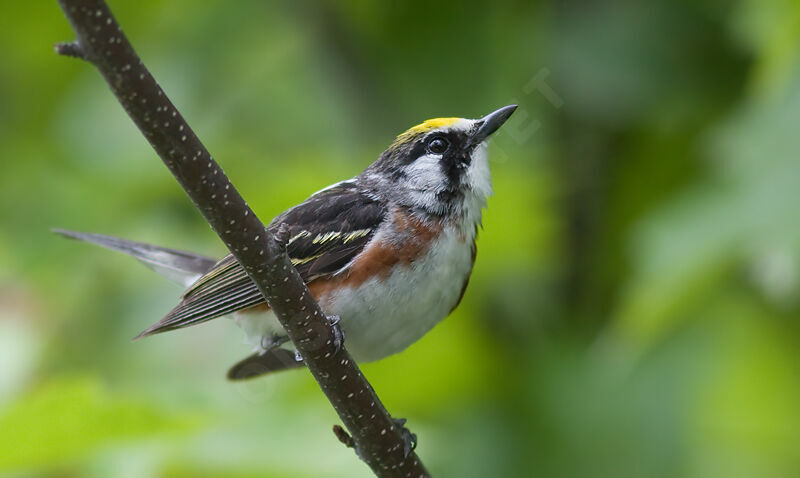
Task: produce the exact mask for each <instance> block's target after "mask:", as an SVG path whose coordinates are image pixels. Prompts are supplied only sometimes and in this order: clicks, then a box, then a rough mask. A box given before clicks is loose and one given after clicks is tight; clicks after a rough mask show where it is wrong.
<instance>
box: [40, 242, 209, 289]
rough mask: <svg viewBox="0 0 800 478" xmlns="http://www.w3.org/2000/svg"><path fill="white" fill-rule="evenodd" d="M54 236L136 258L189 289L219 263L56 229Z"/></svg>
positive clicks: (156, 247)
mask: <svg viewBox="0 0 800 478" xmlns="http://www.w3.org/2000/svg"><path fill="white" fill-rule="evenodd" d="M53 232H55V233H56V234H60V235H62V236H64V237H68V238H70V239H77V240H80V241H85V242H90V243H92V244H97V245H98V246H101V247H105V248H106V249H111V250H114V251H119V252H122V253H124V254H127V255H129V256H132V257H134V258H135V259H137V260H138V261H139V262H141V263H142V264H144V265H145V266H147V267H149V268H150V269H152V270H154V271H156V272H157V273H159V274H160V275H162V276H164V277H166V278H167V279H169V280H172V281H174V282H177V283H179V284H183V285H184V286H186V287H188V286H189V285H191V284H192V283H194V282H195V281H196V280H197V279H198V278H200V276H202V275H203V274H205V273H206V272H208V271H209V270H210V269H211V268H212V267H213V266H214V264H215V263H216V262H217V261H215V260H214V259H211V258H209V257H204V256H199V255H197V254H193V253H191V252H185V251H179V250H177V249H169V248H166V247H159V246H154V245H151V244H145V243H142V242H134V241H128V240H126V239H120V238H118V237H113V236H104V235H102V234H90V233H85V232H75V231H67V230H64V229H53Z"/></svg>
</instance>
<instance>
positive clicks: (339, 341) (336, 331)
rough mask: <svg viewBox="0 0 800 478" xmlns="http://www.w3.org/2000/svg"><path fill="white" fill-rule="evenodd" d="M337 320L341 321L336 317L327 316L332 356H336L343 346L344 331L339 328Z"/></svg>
mask: <svg viewBox="0 0 800 478" xmlns="http://www.w3.org/2000/svg"><path fill="white" fill-rule="evenodd" d="M339 320H341V319H340V317H339V316H338V315H329V316H328V323H329V324H330V326H331V331H332V332H333V347H334V355H336V354H338V353H339V351H340V350H342V347H343V346H344V331H343V330H342V328H341V327H340V326H339Z"/></svg>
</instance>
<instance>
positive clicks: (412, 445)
mask: <svg viewBox="0 0 800 478" xmlns="http://www.w3.org/2000/svg"><path fill="white" fill-rule="evenodd" d="M392 421H393V422H394V424H395V425H396V426H397V427H398V428H400V433H401V434H402V435H403V443H404V446H403V456H406V457H407V456H408V455H409V454H410V453H411V451H412V450H414V449H416V448H417V434H416V433H411V430H409V429H408V428H406V419H405V418H392Z"/></svg>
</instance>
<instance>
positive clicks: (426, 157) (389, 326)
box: [54, 105, 517, 380]
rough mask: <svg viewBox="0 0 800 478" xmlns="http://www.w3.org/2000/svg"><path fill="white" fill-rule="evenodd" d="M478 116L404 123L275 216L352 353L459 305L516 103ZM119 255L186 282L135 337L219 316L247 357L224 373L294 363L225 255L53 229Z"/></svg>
mask: <svg viewBox="0 0 800 478" xmlns="http://www.w3.org/2000/svg"><path fill="white" fill-rule="evenodd" d="M516 108H517V106H516V105H509V106H505V107H503V108H500V109H498V110H496V111H494V112H492V113H490V114H488V115H486V116H483V117H481V118H478V119H465V118H452V117H447V118H433V119H429V120H427V121H425V122H423V123H421V124H418V125H416V126H414V127H412V128H410V129H408V130H407V131H405V132H403V133H402V134H400V135H399V136H397V137H396V139H395V140H394V141H393V142H392V143H391V144H390V145H389V147H388V148H387V149H386V150H385V151H384V152H383V153H382V154H380V156H379V157H378V159H377V160H375V161H374V162H373V163H372V164H370V165H369V166H368V167H367V168H366V169H364V170H363V171H362V172H361V173H360V174H358V175H357V176H355V177H353V178H351V179H347V180H344V181H340V182H337V183H335V184H332V185H330V186H328V187H326V188H324V189H322V190H320V191H317V192H316V193H314V194H312V195H311V196H310V197H308V199H306V200H305V201H303V202H302V203H300V204H298V205H296V206H294V207H292V208H290V209H288V210H286V211H285V212H283V213H282V214H280V215H278V216H277V217H275V218H274V219H273V220H272V222H270V224H269V225H268V226H267V227H268V229H269V230H270V231H271V232H273V233H276V234H277V233H278V232H279V231H280V235H281V237H283V238H284V244H285V247H286V252H287V254H288V256H289V258H290V260H291V262H292V264H293V265H294V266H295V268H296V269H297V271H298V272H299V274H300V276H301V277H302V278H303V280H304V281H305V282H306V284H307V286H308V288H309V290H310V291H311V293H312V295H313V296H314V298H315V299H316V300H317V302H318V303H319V305H320V307H321V308H322V310H323V312H325V314H326V315H328V316H329V317H336V318H338V319H337V320H338V324H337V325H338V326H339V327H340V330H341V332H342V333H343V335H344V337H345V338H346V340H345V341H346V347H347V350H348V351H349V352H350V354H351V356H352V357H353V358H354V359H355V360H356V361H358V362H371V361H375V360H379V359H382V358H384V357H387V356H389V355H393V354H396V353H398V352H400V351H402V350H404V349H405V348H407V347H408V346H409V345H411V344H412V343H414V342H416V341H417V340H418V339H420V338H421V337H422V336H423V335H425V334H426V333H427V332H428V331H430V330H431V329H432V328H433V327H434V326H435V325H436V324H437V323H439V322H440V321H441V320H442V319H444V318H445V317H446V316H448V315H449V314H450V313H451V312H452V311H453V310H454V309H455V308H456V307H457V306H458V304H459V303H460V302H461V299H462V297H463V296H464V293H465V291H466V288H467V284H468V283H469V279H470V275H471V273H472V269H473V265H474V263H475V258H476V253H477V248H476V238H477V234H478V229H479V227H481V216H482V213H483V209H484V208H485V207H486V205H487V199H488V197H489V196H491V194H492V184H491V174H490V170H489V161H488V153H487V141H488V140H489V138H490V136H491V135H492V134H493V133H494V132H495V131H497V130H498V128H500V126H502V125H503V124H504V123H505V122H506V120H508V118H509V117H510V116H511V114H512V113H513V112H514V111H515V110H516ZM54 232H56V233H58V234H61V235H63V236H66V237H68V238H72V239H78V240H82V241H86V242H89V243H94V244H96V245H99V246H103V247H105V248H108V249H112V250H116V251H119V252H123V253H125V254H128V255H130V256H133V257H134V258H136V259H138V260H139V261H140V262H142V263H144V264H145V265H146V266H148V267H150V268H151V269H153V270H155V271H156V272H158V273H160V274H161V275H163V276H165V277H166V278H168V279H171V280H173V281H175V282H178V283H180V284H182V285H183V286H185V287H188V288H187V289H186V290H185V292H184V293H183V294H182V296H181V300H180V302H179V303H178V305H177V306H175V307H174V308H173V309H172V310H171V311H170V312H169V313H167V314H166V316H164V317H163V318H162V319H161V320H159V321H158V322H156V323H155V324H153V325H152V326H151V327H149V328H147V329H146V330H145V331H144V332H142V333H141V334H139V336H137V337H136V338H137V339H138V338H142V337H146V336H149V335H153V334H158V333H161V332H166V331H170V330H176V329H181V328H184V327H188V326H191V325H196V324H200V323H202V322H206V321H209V320H211V319H215V318H218V317H222V316H232V318H233V319H234V320H235V321H236V322H237V323H238V324H239V325H240V326H241V327H242V329H244V331H245V333H246V336H247V339H246V341H247V343H249V344H250V345H251V346H252V347H253V351H252V353H251V355H249V356H248V357H246V358H245V359H243V360H241V361H240V362H238V363H237V364H235V365H234V366H233V367H231V369H230V370H229V371H228V375H227V377H228V379H231V380H242V379H249V378H254V377H258V376H261V375H264V374H267V373H270V372H276V371H279V370H288V369H293V368H298V367H301V366H303V362H302V357H300V356H299V355H297V354H296V352H295V351H294V349H293V346H292V344H291V341H290V340H289V339H288V337H287V335H286V332H285V331H284V330H283V328H282V327H281V325H280V323H279V322H278V320H277V318H276V317H275V315H274V314H273V313H272V311H271V310H270V308H269V305H268V304H267V303H266V302H265V300H264V298H263V296H262V294H261V292H260V291H259V290H258V288H257V287H256V285H255V283H254V282H252V281H251V280H250V278H249V277H248V275H247V273H246V272H245V270H244V268H243V267H242V266H241V265H240V264H239V263H238V262H237V261H236V259H235V258H234V257H233V256H232V255H230V254H229V255H227V256H225V257H223V258H222V259H221V260H219V261H215V260H213V259H211V258H208V257H205V256H201V255H197V254H194V253H191V252H186V251H181V250H177V249H170V248H166V247H160V246H155V245H150V244H145V243H141V242H135V241H130V240H126V239H121V238H117V237H113V236H106V235H102V234H93V233H83V232H75V231H70V230H64V229H54Z"/></svg>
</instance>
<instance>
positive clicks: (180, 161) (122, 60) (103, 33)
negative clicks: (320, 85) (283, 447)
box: [56, 0, 429, 477]
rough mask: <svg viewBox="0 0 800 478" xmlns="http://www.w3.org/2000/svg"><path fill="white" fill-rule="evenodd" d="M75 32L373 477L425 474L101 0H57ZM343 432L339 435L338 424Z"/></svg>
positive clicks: (279, 253) (81, 53)
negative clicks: (255, 293) (271, 317)
mask: <svg viewBox="0 0 800 478" xmlns="http://www.w3.org/2000/svg"><path fill="white" fill-rule="evenodd" d="M59 4H60V5H61V8H62V9H63V10H64V13H65V15H66V17H67V19H68V20H69V22H70V24H71V25H72V28H73V30H74V31H75V34H76V37H77V39H76V41H74V42H71V43H62V44H59V45H56V52H57V53H59V54H61V55H67V56H72V57H77V58H81V59H84V60H86V61H89V62H90V63H92V64H93V65H94V66H95V67H97V69H98V70H99V71H100V74H101V75H103V77H104V78H105V79H106V81H107V82H108V85H109V86H110V87H111V91H112V92H113V93H114V95H115V96H116V97H117V99H118V100H119V102H120V103H121V104H122V106H123V108H125V111H126V112H127V113H128V115H129V116H130V117H131V119H132V120H133V121H134V123H136V126H138V127H139V130H140V131H141V132H142V134H144V136H145V138H146V139H147V141H149V142H150V145H151V146H152V147H153V149H155V151H156V153H158V155H159V157H161V159H162V160H163V161H164V164H166V166H167V167H168V168H169V170H170V171H171V172H172V174H173V175H174V176H175V178H176V179H177V180H178V182H179V183H180V185H181V186H182V187H183V189H184V190H185V191H186V193H187V194H188V195H189V197H190V198H191V199H192V201H193V202H194V204H195V206H197V208H198V209H199V210H200V212H201V213H202V214H203V216H204V217H205V219H206V220H207V221H208V223H209V224H210V225H211V227H212V228H213V229H214V231H215V232H216V233H217V234H218V235H219V237H220V238H221V239H222V241H223V242H224V243H225V245H226V246H227V247H228V249H229V250H230V251H231V253H233V255H234V256H235V257H236V259H237V260H238V261H239V263H240V264H242V266H243V267H244V268H245V270H246V271H247V274H248V275H249V276H250V278H251V279H252V280H253V282H255V283H256V285H257V286H258V288H259V290H260V291H261V293H262V294H263V295H264V297H265V299H266V300H267V302H268V303H269V305H270V307H271V308H272V310H273V311H274V313H275V315H276V316H277V318H278V320H279V321H280V323H281V325H282V326H283V328H284V329H286V332H287V334H288V335H289V338H290V339H291V340H292V342H293V343H294V345H295V347H296V348H297V350H298V351H299V353H300V354H301V355H302V357H303V359H304V361H305V363H306V365H307V366H308V369H309V370H310V371H311V373H312V375H314V378H315V379H316V380H317V382H318V383H319V386H320V388H321V389H322V391H323V392H324V393H325V395H326V396H327V397H328V400H330V402H331V404H332V405H333V408H334V409H335V410H336V413H338V415H339V417H340V418H341V420H342V422H343V423H344V425H345V426H346V427H347V429H348V430H349V432H350V436H351V437H352V442H351V445H352V446H353V447H354V448H355V449H356V453H357V454H358V456H359V457H360V458H361V459H362V460H364V462H366V463H367V464H368V465H369V467H370V468H371V469H372V471H373V472H374V473H375V474H376V475H377V476H381V477H400V476H403V477H405V476H409V477H424V476H429V475H428V472H427V471H426V470H425V467H424V466H423V465H422V463H421V461H420V460H419V458H418V457H417V455H416V453H414V451H413V450H409V449H408V440H407V437H408V435H409V432H408V431H407V430H405V429H404V428H403V427H402V425H400V422H395V421H394V420H393V419H392V417H391V416H390V415H389V412H388V411H387V410H386V408H385V407H384V406H383V404H382V403H381V401H380V400H379V399H378V396H377V395H376V394H375V391H374V390H373V389H372V387H371V386H370V384H369V382H367V380H366V378H364V376H363V375H362V373H361V370H359V368H358V366H357V365H356V363H355V362H354V361H353V359H352V358H351V357H350V355H349V354H348V353H347V350H346V349H345V348H341V349H338V348H337V344H336V340H335V334H334V330H333V328H332V326H331V324H330V323H329V321H328V320H327V318H326V317H325V315H324V313H323V312H322V310H320V308H319V305H318V304H317V303H316V301H315V300H314V298H313V297H312V296H311V294H310V293H309V291H308V288H307V287H306V286H305V284H304V283H303V280H302V279H301V278H300V275H299V274H298V273H297V271H296V270H295V268H294V266H292V264H291V262H290V260H289V258H288V256H287V255H286V253H285V250H284V247H283V246H282V245H281V244H280V243H279V242H278V241H277V240H276V239H275V237H273V235H272V234H271V233H270V232H269V231H268V230H267V229H266V228H265V227H264V225H263V224H262V223H261V222H260V221H259V220H258V218H257V217H256V215H255V214H254V213H253V211H252V210H251V209H250V208H249V207H248V206H247V203H245V201H244V199H243V198H242V197H241V196H240V195H239V193H238V192H237V191H236V189H234V187H233V185H232V184H231V183H230V181H229V180H228V178H227V177H226V176H225V174H224V173H223V171H222V169H221V168H220V167H219V165H218V164H217V163H216V162H215V161H214V160H213V159H212V157H211V155H210V154H209V153H208V151H207V150H206V148H205V147H204V146H203V144H202V143H201V142H200V139H199V138H198V137H197V136H196V135H195V133H194V131H192V129H191V128H190V127H189V125H188V124H187V123H186V121H185V120H184V119H183V116H181V114H180V113H179V112H178V110H177V109H176V108H175V106H174V105H173V104H172V102H171V101H170V100H169V99H168V98H167V96H166V95H165V94H164V92H163V91H162V90H161V88H160V87H159V86H158V84H157V83H156V81H155V79H154V78H153V76H152V75H151V74H150V72H149V71H148V70H147V68H145V66H144V64H143V63H142V61H141V60H140V59H139V57H138V56H137V55H136V52H135V51H134V50H133V47H132V46H131V44H130V43H129V42H128V40H127V38H126V37H125V35H124V34H123V33H122V30H121V28H120V27H119V25H118V24H117V22H116V20H115V19H114V17H113V16H112V15H111V11H110V10H109V8H108V6H107V5H106V4H105V2H104V1H102V0H59ZM337 436H338V437H339V438H340V439H342V438H343V437H345V436H347V434H346V433H344V431H343V430H342V433H337Z"/></svg>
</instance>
